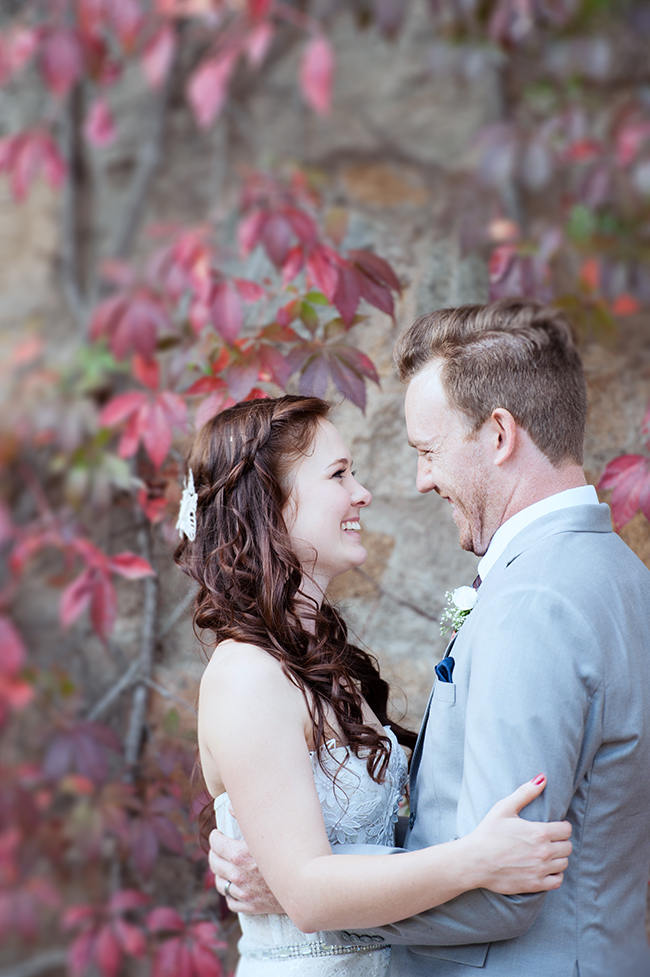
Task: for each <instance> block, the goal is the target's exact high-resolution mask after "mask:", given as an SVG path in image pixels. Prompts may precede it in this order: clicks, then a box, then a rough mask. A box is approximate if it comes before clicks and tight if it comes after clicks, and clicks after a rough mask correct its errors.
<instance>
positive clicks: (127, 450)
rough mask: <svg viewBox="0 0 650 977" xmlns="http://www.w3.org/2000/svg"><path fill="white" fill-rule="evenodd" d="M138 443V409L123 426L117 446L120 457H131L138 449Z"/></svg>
mask: <svg viewBox="0 0 650 977" xmlns="http://www.w3.org/2000/svg"><path fill="white" fill-rule="evenodd" d="M139 443H140V411H138V412H137V413H135V414H132V415H131V417H129V419H128V421H127V422H126V424H125V426H124V430H123V431H122V437H121V438H120V443H119V446H118V449H117V451H118V454H119V456H120V458H131V457H133V455H134V454H135V453H136V451H137V450H138V445H139Z"/></svg>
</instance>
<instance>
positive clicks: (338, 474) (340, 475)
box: [332, 468, 354, 478]
mask: <svg viewBox="0 0 650 977" xmlns="http://www.w3.org/2000/svg"><path fill="white" fill-rule="evenodd" d="M346 471H347V469H345V468H339V470H338V471H337V472H334V473H333V475H332V478H343V476H344V475H345V473H346ZM352 474H354V472H353V473H352Z"/></svg>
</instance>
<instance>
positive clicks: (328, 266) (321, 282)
mask: <svg viewBox="0 0 650 977" xmlns="http://www.w3.org/2000/svg"><path fill="white" fill-rule="evenodd" d="M307 271H308V272H309V275H310V277H311V279H312V281H313V283H314V285H315V286H316V287H317V288H318V289H320V291H321V292H322V293H323V295H324V296H325V297H326V298H327V299H328V301H330V302H332V301H333V300H334V295H335V293H336V287H337V285H338V280H339V271H338V268H337V267H336V265H335V264H334V263H333V261H332V260H331V259H330V257H329V252H328V249H326V248H322V247H320V248H315V249H314V250H313V251H312V253H311V254H310V255H309V257H308V259H307Z"/></svg>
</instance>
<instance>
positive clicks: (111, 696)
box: [86, 658, 140, 722]
mask: <svg viewBox="0 0 650 977" xmlns="http://www.w3.org/2000/svg"><path fill="white" fill-rule="evenodd" d="M139 669H140V659H139V658H136V660H135V661H134V662H131V664H130V665H129V667H128V668H127V670H126V671H125V672H123V673H122V675H120V677H119V679H118V680H117V682H115V684H114V685H112V686H111V687H110V689H108V690H107V691H106V692H105V693H104V695H103V696H102V697H101V699H99V701H98V702H96V703H95V705H94V706H92V707H91V708H90V709H89V710H88V714H87V717H86V718H87V719H88V720H89V721H90V722H94V721H95V720H97V719H99V717H100V716H101V715H102V713H104V712H106V710H107V709H108V707H109V706H110V705H112V703H113V702H114V701H115V700H116V699H117V698H118V696H120V695H121V694H122V692H124V691H125V690H126V689H128V688H129V687H130V686H131V685H133V683H134V682H135V681H136V679H137V676H138V671H139Z"/></svg>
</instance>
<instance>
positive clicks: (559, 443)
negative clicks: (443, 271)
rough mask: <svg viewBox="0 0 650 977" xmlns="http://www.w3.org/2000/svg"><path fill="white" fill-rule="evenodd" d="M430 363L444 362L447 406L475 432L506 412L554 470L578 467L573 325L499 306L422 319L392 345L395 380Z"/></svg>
mask: <svg viewBox="0 0 650 977" xmlns="http://www.w3.org/2000/svg"><path fill="white" fill-rule="evenodd" d="M434 359H439V360H441V361H442V372H441V379H442V383H443V387H444V389H445V392H446V394H447V397H448V399H449V402H450V404H451V405H452V406H454V407H456V408H458V409H459V410H461V411H462V412H463V413H464V414H465V415H466V417H467V418H468V419H469V421H470V423H471V425H472V430H473V431H478V429H479V428H480V427H481V426H482V425H483V423H484V422H485V421H486V420H487V418H488V417H489V416H490V414H491V413H492V411H493V410H495V409H496V408H497V407H503V408H505V409H506V410H508V411H510V413H511V414H512V416H513V417H514V419H515V421H516V422H517V424H519V425H520V426H521V427H522V428H523V429H524V430H525V431H526V432H527V433H528V434H529V436H530V438H531V439H532V441H533V442H534V443H535V445H536V446H537V447H538V448H539V450H540V451H542V452H543V453H544V454H545V455H546V457H547V458H548V459H549V460H550V461H551V462H552V463H553V464H555V465H557V464H559V463H561V462H563V461H566V460H568V459H571V460H572V461H575V462H577V463H578V464H582V453H583V441H584V430H585V418H586V413H587V393H586V386H585V379H584V373H583V369H582V363H581V361H580V356H579V354H578V351H577V349H576V344H575V340H574V336H573V331H572V329H571V325H570V324H569V322H568V320H567V319H566V317H565V316H564V314H563V313H562V312H560V311H559V310H558V309H554V308H550V307H548V306H543V305H541V304H539V303H538V302H533V301H524V300H523V299H503V300H501V301H499V302H492V303H491V304H489V305H461V306H458V307H457V308H451V309H438V310H437V311H436V312H432V313H430V314H428V315H423V316H420V317H419V318H418V319H416V320H415V322H414V323H413V324H412V325H411V326H409V328H408V329H406V330H405V331H404V332H403V333H402V335H401V336H400V337H399V339H398V340H397V345H396V347H395V364H396V366H397V370H398V373H399V376H400V379H401V380H403V381H409V380H411V379H412V377H414V376H415V374H416V373H419V372H420V370H421V369H422V368H423V367H424V366H426V365H427V363H429V362H431V360H434Z"/></svg>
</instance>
